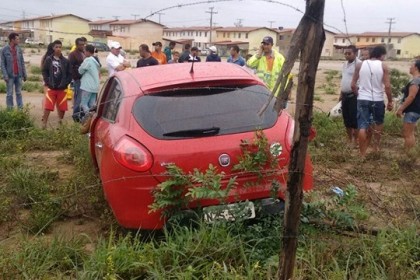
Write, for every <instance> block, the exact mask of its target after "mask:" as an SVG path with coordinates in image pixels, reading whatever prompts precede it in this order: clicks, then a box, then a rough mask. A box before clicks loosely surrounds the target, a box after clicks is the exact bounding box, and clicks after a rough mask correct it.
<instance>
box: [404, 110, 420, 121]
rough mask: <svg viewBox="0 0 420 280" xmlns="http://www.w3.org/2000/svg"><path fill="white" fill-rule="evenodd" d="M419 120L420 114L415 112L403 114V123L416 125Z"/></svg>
mask: <svg viewBox="0 0 420 280" xmlns="http://www.w3.org/2000/svg"><path fill="white" fill-rule="evenodd" d="M419 119H420V114H419V113H416V112H407V113H405V114H404V122H405V123H416V122H417V121H418V120H419Z"/></svg>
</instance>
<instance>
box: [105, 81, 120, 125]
mask: <svg viewBox="0 0 420 280" xmlns="http://www.w3.org/2000/svg"><path fill="white" fill-rule="evenodd" d="M105 94H106V96H105V99H103V100H104V101H103V102H104V104H103V105H104V109H103V111H102V117H103V118H104V119H107V120H109V121H115V119H116V117H117V113H118V108H119V106H120V103H121V99H122V96H123V94H122V90H121V86H120V84H119V83H118V82H117V80H116V79H114V80H113V81H112V83H111V85H110V87H109V90H108V92H107V93H105Z"/></svg>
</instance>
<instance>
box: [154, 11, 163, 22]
mask: <svg viewBox="0 0 420 280" xmlns="http://www.w3.org/2000/svg"><path fill="white" fill-rule="evenodd" d="M156 14H157V15H159V23H160V16H161V15H164V13H161V12H159V13H156Z"/></svg>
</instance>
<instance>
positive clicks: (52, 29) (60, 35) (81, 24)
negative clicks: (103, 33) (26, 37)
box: [40, 16, 92, 47]
mask: <svg viewBox="0 0 420 280" xmlns="http://www.w3.org/2000/svg"><path fill="white" fill-rule="evenodd" d="M41 29H45V30H41V31H40V40H41V41H43V42H45V43H46V44H48V43H51V42H53V41H54V40H60V41H62V43H63V46H67V47H68V46H72V45H74V42H75V40H76V38H78V37H82V36H84V37H86V38H87V39H88V41H91V40H92V36H90V35H88V32H89V25H88V21H86V20H83V19H80V18H78V17H75V16H64V17H57V18H52V19H47V20H42V21H41Z"/></svg>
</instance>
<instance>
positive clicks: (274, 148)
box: [270, 142, 283, 157]
mask: <svg viewBox="0 0 420 280" xmlns="http://www.w3.org/2000/svg"><path fill="white" fill-rule="evenodd" d="M282 152H283V147H282V146H281V144H280V143H278V142H275V143H273V144H271V146H270V153H271V154H272V155H273V156H275V157H278V156H279V155H281V153H282Z"/></svg>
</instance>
